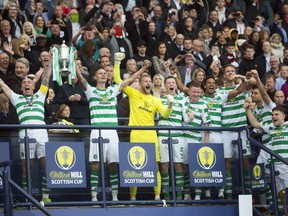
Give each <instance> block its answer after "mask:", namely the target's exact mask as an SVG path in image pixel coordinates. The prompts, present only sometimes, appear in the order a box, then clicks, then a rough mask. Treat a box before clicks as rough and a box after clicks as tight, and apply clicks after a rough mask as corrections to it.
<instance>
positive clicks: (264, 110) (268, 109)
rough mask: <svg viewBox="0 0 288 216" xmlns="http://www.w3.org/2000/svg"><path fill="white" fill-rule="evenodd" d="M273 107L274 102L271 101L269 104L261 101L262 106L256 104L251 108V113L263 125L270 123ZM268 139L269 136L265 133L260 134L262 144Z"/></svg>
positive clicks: (267, 141) (266, 142)
mask: <svg viewBox="0 0 288 216" xmlns="http://www.w3.org/2000/svg"><path fill="white" fill-rule="evenodd" d="M274 107H275V103H273V102H272V101H271V103H270V104H269V105H267V104H265V103H263V104H262V106H256V107H255V108H254V110H253V115H254V116H255V118H256V119H257V121H258V122H260V123H262V124H263V125H266V124H271V123H272V109H273V108H274ZM269 141H270V136H269V135H268V134H267V133H264V134H263V135H262V142H263V144H268V143H269Z"/></svg>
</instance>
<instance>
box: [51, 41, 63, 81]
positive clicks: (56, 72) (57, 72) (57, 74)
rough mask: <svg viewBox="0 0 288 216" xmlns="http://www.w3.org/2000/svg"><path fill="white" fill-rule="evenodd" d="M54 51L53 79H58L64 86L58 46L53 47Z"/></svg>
mask: <svg viewBox="0 0 288 216" xmlns="http://www.w3.org/2000/svg"><path fill="white" fill-rule="evenodd" d="M52 53H53V59H52V62H53V76H52V79H53V81H56V82H57V83H58V85H59V86H62V77H61V73H60V65H59V50H58V49H57V48H56V47H53V48H52Z"/></svg>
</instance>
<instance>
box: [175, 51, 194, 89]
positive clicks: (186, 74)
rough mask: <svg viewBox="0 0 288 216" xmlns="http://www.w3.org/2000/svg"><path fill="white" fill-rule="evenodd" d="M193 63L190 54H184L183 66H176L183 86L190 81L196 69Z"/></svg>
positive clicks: (192, 57)
mask: <svg viewBox="0 0 288 216" xmlns="http://www.w3.org/2000/svg"><path fill="white" fill-rule="evenodd" d="M194 62H195V58H194V56H193V55H192V54H186V55H185V65H184V66H178V70H179V73H180V77H179V78H180V79H181V80H182V82H183V83H184V85H185V86H186V85H187V84H188V83H190V82H191V81H192V77H193V73H194V70H195V69H196V68H197V66H196V65H195V64H194Z"/></svg>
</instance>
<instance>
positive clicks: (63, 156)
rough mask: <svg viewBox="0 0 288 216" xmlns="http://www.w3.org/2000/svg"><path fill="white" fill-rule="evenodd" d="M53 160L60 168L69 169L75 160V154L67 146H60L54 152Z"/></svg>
mask: <svg viewBox="0 0 288 216" xmlns="http://www.w3.org/2000/svg"><path fill="white" fill-rule="evenodd" d="M55 162H56V164H57V166H58V167H59V168H60V169H63V170H69V169H71V168H72V167H73V166H74V165H75V162H76V154H75V152H74V151H73V149H72V148H70V147H69V146H61V147H59V148H58V149H57V151H56V152H55Z"/></svg>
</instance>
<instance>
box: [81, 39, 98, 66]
mask: <svg viewBox="0 0 288 216" xmlns="http://www.w3.org/2000/svg"><path fill="white" fill-rule="evenodd" d="M98 49H99V48H98ZM96 50H97V45H96V44H95V43H93V41H91V40H86V41H85V42H84V44H83V46H82V47H81V49H80V50H79V52H78V56H79V58H80V60H81V62H82V64H83V66H85V67H87V68H88V70H89V69H90V68H91V67H92V66H93V65H94V63H95V60H94V54H95V52H96Z"/></svg>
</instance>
